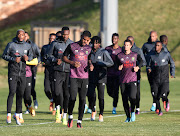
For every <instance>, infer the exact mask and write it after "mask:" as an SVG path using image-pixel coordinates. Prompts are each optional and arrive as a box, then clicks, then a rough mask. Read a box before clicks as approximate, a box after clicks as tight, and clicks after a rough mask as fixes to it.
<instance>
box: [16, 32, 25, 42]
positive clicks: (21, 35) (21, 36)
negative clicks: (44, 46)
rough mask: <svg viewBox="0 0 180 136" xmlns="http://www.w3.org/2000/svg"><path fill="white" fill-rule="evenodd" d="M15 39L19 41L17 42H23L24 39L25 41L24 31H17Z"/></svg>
mask: <svg viewBox="0 0 180 136" xmlns="http://www.w3.org/2000/svg"><path fill="white" fill-rule="evenodd" d="M17 38H18V39H19V41H21V42H22V41H23V40H24V39H25V33H24V31H19V32H18V33H17Z"/></svg>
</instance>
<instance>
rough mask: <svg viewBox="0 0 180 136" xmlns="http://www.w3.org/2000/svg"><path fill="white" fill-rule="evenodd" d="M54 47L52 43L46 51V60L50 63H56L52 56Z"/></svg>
mask: <svg viewBox="0 0 180 136" xmlns="http://www.w3.org/2000/svg"><path fill="white" fill-rule="evenodd" d="M54 46H55V43H54V42H52V43H51V45H49V48H48V51H47V59H48V60H49V61H50V62H52V63H55V62H57V61H58V59H57V58H56V57H55V55H54V48H55V47H54Z"/></svg>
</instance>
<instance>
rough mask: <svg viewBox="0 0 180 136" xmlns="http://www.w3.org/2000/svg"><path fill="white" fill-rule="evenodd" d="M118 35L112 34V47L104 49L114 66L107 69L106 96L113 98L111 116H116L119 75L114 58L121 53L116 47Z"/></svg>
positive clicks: (117, 46)
mask: <svg viewBox="0 0 180 136" xmlns="http://www.w3.org/2000/svg"><path fill="white" fill-rule="evenodd" d="M118 41H119V34H117V33H114V34H113V35H112V45H110V46H108V47H106V48H105V49H106V50H107V51H108V52H109V54H110V56H111V58H112V60H113V62H114V65H113V66H112V67H109V68H108V69H107V84H106V87H107V92H108V95H109V96H111V97H112V98H113V110H112V114H116V107H117V103H118V99H119V74H120V72H119V71H118V66H117V62H116V56H117V54H118V53H120V52H121V47H120V46H119V45H118Z"/></svg>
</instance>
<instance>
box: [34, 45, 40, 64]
mask: <svg viewBox="0 0 180 136" xmlns="http://www.w3.org/2000/svg"><path fill="white" fill-rule="evenodd" d="M34 45H35V49H36V50H35V53H36V56H37V59H38V63H39V62H40V61H41V53H40V50H39V47H38V46H37V45H36V44H35V43H34Z"/></svg>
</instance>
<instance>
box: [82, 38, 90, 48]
mask: <svg viewBox="0 0 180 136" xmlns="http://www.w3.org/2000/svg"><path fill="white" fill-rule="evenodd" d="M90 41H91V38H90V37H88V36H83V37H82V45H83V46H85V45H89V43H90Z"/></svg>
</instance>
